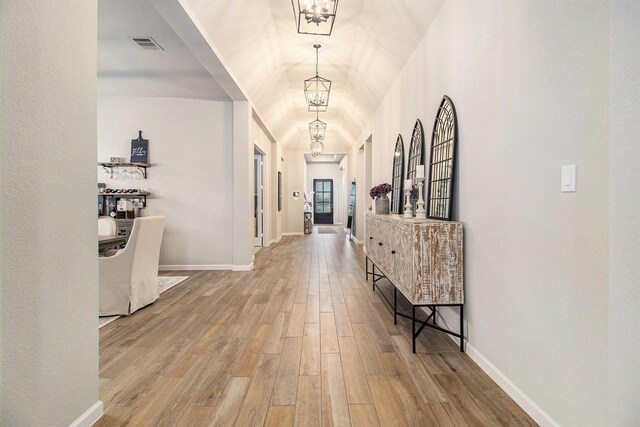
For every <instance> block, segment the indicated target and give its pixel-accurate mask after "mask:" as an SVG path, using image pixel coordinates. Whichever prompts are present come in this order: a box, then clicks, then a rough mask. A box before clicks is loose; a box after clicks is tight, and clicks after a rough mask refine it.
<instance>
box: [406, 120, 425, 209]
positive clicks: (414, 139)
mask: <svg viewBox="0 0 640 427" xmlns="http://www.w3.org/2000/svg"><path fill="white" fill-rule="evenodd" d="M420 165H424V132H423V131H422V122H420V119H418V120H416V124H415V126H413V133H412V134H411V145H410V146H409V162H408V163H407V179H410V180H411V181H413V184H414V188H413V190H412V191H411V206H412V209H413V211H414V212H415V209H416V202H417V200H418V189H417V188H415V183H416V182H415V179H416V169H418V166H420Z"/></svg>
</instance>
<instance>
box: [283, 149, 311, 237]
mask: <svg viewBox="0 0 640 427" xmlns="http://www.w3.org/2000/svg"><path fill="white" fill-rule="evenodd" d="M283 158H284V162H283V163H284V164H283V167H282V181H283V190H282V204H283V208H284V214H283V217H282V234H302V233H303V232H304V189H305V175H306V167H305V166H306V162H305V160H304V152H303V151H285V152H284V153H283ZM294 191H297V192H299V193H300V197H293V192H294Z"/></svg>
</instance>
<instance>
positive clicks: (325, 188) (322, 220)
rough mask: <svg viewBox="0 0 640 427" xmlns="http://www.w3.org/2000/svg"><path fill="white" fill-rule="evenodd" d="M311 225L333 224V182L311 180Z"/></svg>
mask: <svg viewBox="0 0 640 427" xmlns="http://www.w3.org/2000/svg"><path fill="white" fill-rule="evenodd" d="M313 190H314V193H313V223H314V224H333V180H332V179H314V180H313Z"/></svg>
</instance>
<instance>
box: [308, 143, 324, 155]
mask: <svg viewBox="0 0 640 427" xmlns="http://www.w3.org/2000/svg"><path fill="white" fill-rule="evenodd" d="M322 153H324V144H323V143H322V141H318V140H315V141H312V142H311V155H312V156H321V155H322Z"/></svg>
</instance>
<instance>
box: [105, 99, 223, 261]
mask: <svg viewBox="0 0 640 427" xmlns="http://www.w3.org/2000/svg"><path fill="white" fill-rule="evenodd" d="M138 130H142V135H143V136H144V137H145V138H146V139H148V140H149V160H150V161H151V163H152V164H153V166H152V167H151V168H150V169H149V170H148V179H146V180H111V179H109V177H108V175H106V174H105V173H104V172H103V171H102V168H98V180H99V181H100V182H106V183H107V184H108V185H109V187H111V188H139V187H143V188H146V189H148V190H149V191H150V192H151V194H152V195H151V196H150V197H149V199H148V203H147V208H146V209H145V211H144V215H146V216H148V215H165V216H166V217H167V223H166V228H165V232H164V235H163V242H162V250H161V252H160V265H215V264H231V253H230V252H229V247H230V246H231V245H232V242H233V233H232V227H233V222H232V221H233V210H232V204H233V189H232V187H233V169H232V149H233V147H232V141H233V140H232V138H233V132H232V106H231V103H230V102H220V101H205V100H196V99H185V98H136V97H131V98H128V97H100V98H99V102H98V160H99V161H103V162H104V161H109V157H111V156H118V157H125V158H127V159H128V158H129V155H130V152H131V139H133V138H136V137H137V135H138ZM187 218H188V221H186V220H185V219H187Z"/></svg>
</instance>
